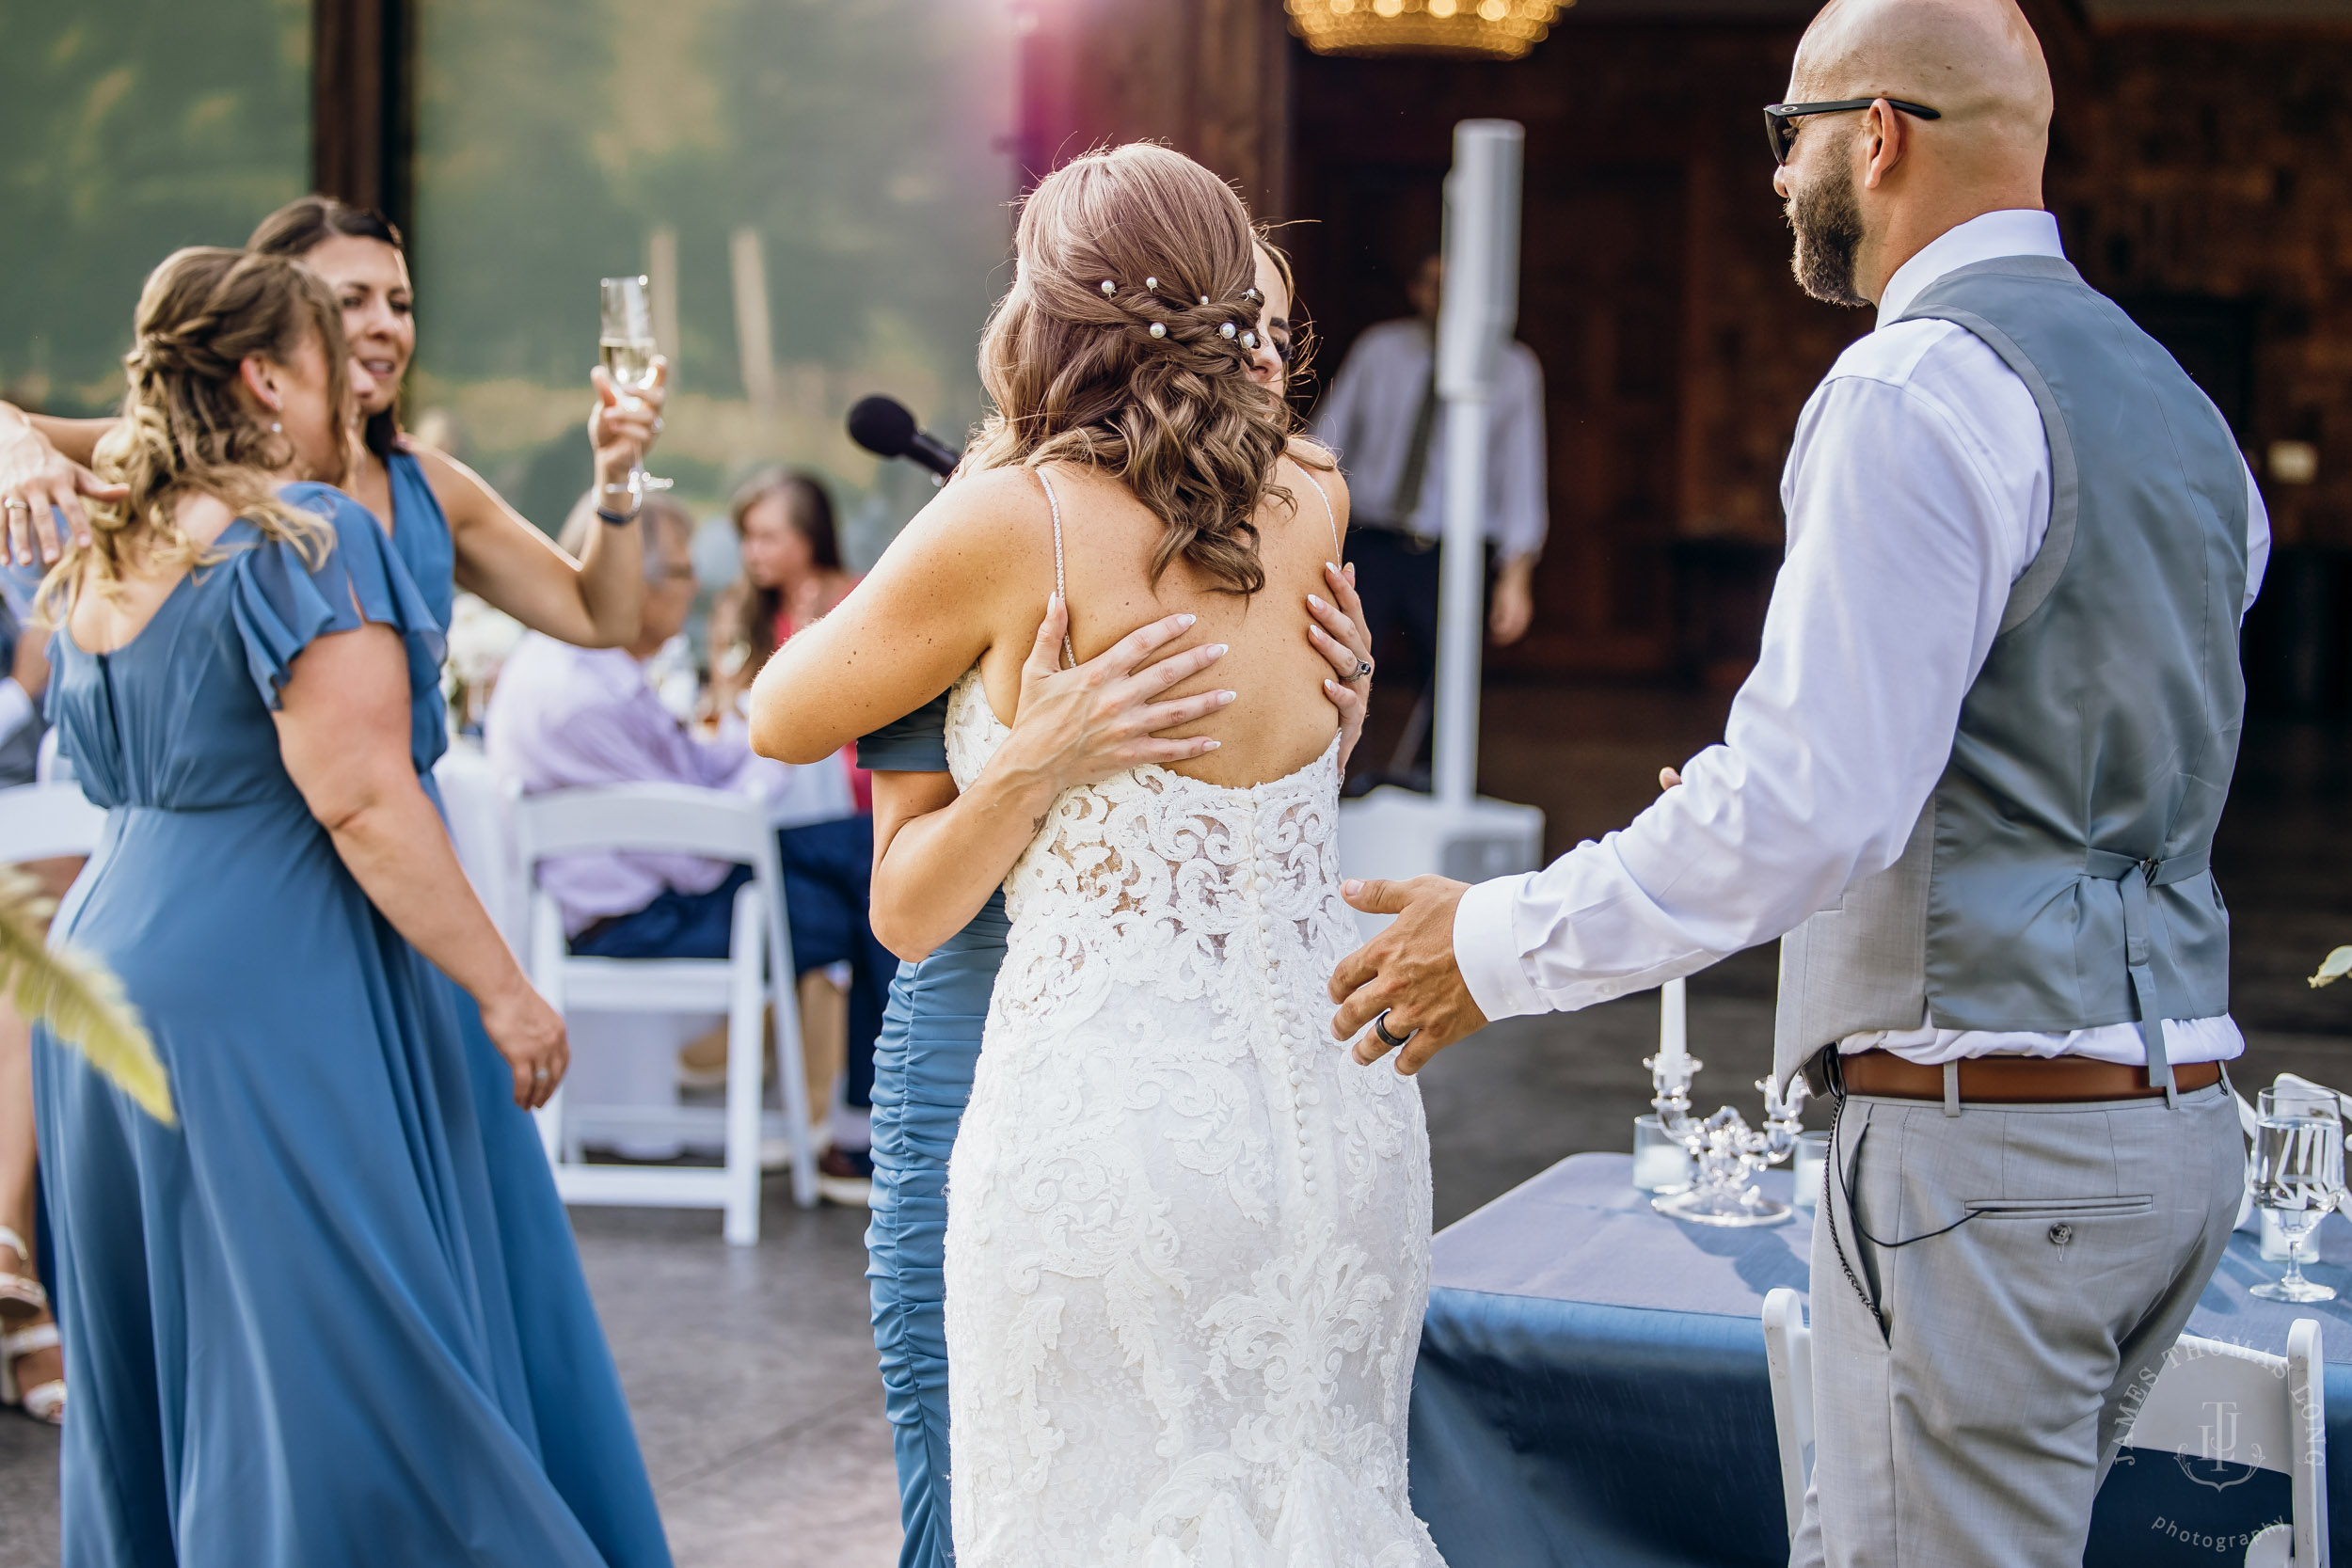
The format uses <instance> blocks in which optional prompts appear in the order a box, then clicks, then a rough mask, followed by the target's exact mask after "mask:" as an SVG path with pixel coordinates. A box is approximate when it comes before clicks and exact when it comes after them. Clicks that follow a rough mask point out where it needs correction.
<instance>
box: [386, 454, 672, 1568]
mask: <svg viewBox="0 0 2352 1568" xmlns="http://www.w3.org/2000/svg"><path fill="white" fill-rule="evenodd" d="M385 467H386V468H387V469H388V470H389V475H390V479H391V491H392V533H391V544H392V550H393V553H394V554H396V555H397V556H399V557H400V561H401V563H402V564H403V565H404V566H405V567H406V568H407V571H408V575H409V577H410V578H411V579H412V580H413V581H414V583H415V585H416V588H417V592H418V594H420V595H421V598H422V599H423V602H424V605H425V607H426V609H427V610H428V611H430V613H431V615H432V618H433V624H434V625H435V626H437V627H438V628H439V629H440V630H441V631H443V632H447V631H448V630H449V624H450V617H451V616H452V615H453V613H454V605H455V602H456V583H455V573H456V566H457V548H456V543H455V541H454V540H453V538H452V537H451V534H450V527H449V517H448V515H447V514H445V513H444V512H443V511H442V510H441V503H440V500H439V499H438V498H437V497H436V496H435V495H434V494H433V487H432V485H431V484H430V483H427V482H426V480H425V477H424V469H423V467H422V466H421V465H420V464H419V463H418V461H417V459H416V458H415V457H414V456H412V455H411V454H410V453H408V452H405V451H397V450H395V451H392V452H390V453H389V454H387V456H386V458H385ZM435 678H436V680H438V678H439V677H438V673H436V676H435ZM446 713H447V709H446V708H445V707H444V705H442V704H441V702H440V701H439V697H438V692H437V691H436V694H435V698H434V700H433V701H432V702H431V703H430V704H421V705H420V706H419V708H418V711H417V739H418V756H419V762H418V770H419V771H420V772H421V774H422V775H423V779H424V786H425V792H426V793H427V794H429V795H431V796H432V797H433V800H434V804H435V805H439V804H440V791H439V790H438V789H437V788H436V787H435V784H434V781H433V775H432V771H431V768H432V766H433V764H434V763H435V762H437V761H438V760H439V759H440V755H441V752H443V751H444V750H446V748H447V741H446V736H445V727H446V719H445V716H446ZM436 973H437V972H436ZM444 984H445V985H446V982H444ZM447 990H448V991H449V993H450V1000H451V1006H453V1009H454V1010H455V1013H456V1016H457V1029H458V1033H459V1034H460V1035H461V1036H463V1037H464V1039H465V1042H466V1052H465V1060H466V1066H467V1069H468V1070H469V1072H470V1073H471V1074H472V1078H473V1094H474V1099H475V1101H477V1102H478V1103H479V1104H481V1105H482V1106H483V1107H484V1108H485V1109H484V1111H483V1115H482V1124H481V1137H482V1159H483V1163H484V1165H485V1169H486V1170H487V1171H488V1174H489V1181H490V1200H491V1204H492V1206H493V1209H494V1211H495V1212H496V1217H497V1234H498V1238H499V1243H500V1246H501V1253H502V1257H501V1268H500V1270H499V1273H500V1275H501V1278H502V1281H503V1286H504V1289H505V1291H506V1293H507V1296H508V1299H509V1301H510V1302H511V1310H512V1312H513V1315H514V1318H515V1321H516V1322H517V1323H528V1324H530V1325H532V1328H531V1333H530V1334H529V1335H528V1336H526V1337H525V1338H524V1339H523V1343H522V1355H523V1371H524V1375H525V1378H526V1381H527V1382H528V1383H529V1385H530V1388H531V1395H532V1404H533V1406H534V1407H535V1408H536V1409H537V1410H538V1411H539V1413H540V1420H541V1426H542V1431H541V1434H540V1440H541V1449H542V1451H543V1453H544V1455H545V1457H546V1460H547V1469H548V1477H549V1479H551V1480H552V1481H554V1482H555V1485H556V1489H557V1491H559V1492H560V1493H562V1494H563V1497H564V1501H566V1502H567V1503H569V1504H570V1505H571V1506H572V1508H573V1510H574V1512H576V1513H579V1514H580V1516H581V1517H582V1518H583V1519H587V1518H596V1519H599V1520H600V1521H601V1523H600V1525H599V1527H598V1531H597V1540H598V1541H599V1543H600V1544H604V1545H605V1547H606V1550H607V1552H608V1554H609V1556H610V1559H611V1561H612V1563H614V1564H615V1565H618V1564H620V1563H624V1562H626V1563H630V1564H636V1563H646V1562H667V1561H668V1560H669V1549H668V1547H667V1546H666V1545H664V1544H662V1543H663V1538H662V1533H661V1520H660V1514H659V1513H657V1512H656V1511H655V1508H654V1505H653V1498H652V1497H651V1495H650V1493H649V1492H648V1490H647V1488H646V1485H645V1481H644V1473H645V1472H644V1459H643V1458H642V1457H641V1455H640V1454H639V1451H638V1448H637V1440H636V1437H635V1435H634V1431H633V1429H632V1427H631V1426H630V1424H629V1415H628V1401H627V1400H625V1399H624V1398H623V1397H622V1394H621V1382H620V1377H619V1375H618V1374H617V1373H616V1372H615V1371H614V1370H612V1351H611V1349H610V1347H609V1346H607V1345H606V1343H605V1338H604V1329H603V1327H602V1325H601V1324H599V1323H597V1321H596V1305H595V1303H594V1302H593V1301H592V1300H591V1299H590V1297H589V1294H588V1280H587V1276H586V1275H583V1274H582V1273H581V1272H580V1249H579V1247H578V1245H577V1244H576V1243H574V1241H573V1239H572V1229H571V1223H570V1221H569V1220H568V1219H567V1218H566V1217H565V1215H564V1205H563V1200H562V1199H561V1198H559V1197H558V1196H556V1192H555V1178H554V1175H553V1174H552V1173H551V1172H550V1171H549V1170H548V1156H547V1150H546V1148H544V1147H543V1146H542V1145H541V1143H540V1142H539V1131H538V1127H537V1125H536V1124H535V1123H533V1122H532V1119H531V1114H530V1113H529V1112H528V1111H525V1110H522V1109H521V1108H519V1107H518V1106H516V1103H515V1075H514V1071H513V1069H510V1068H509V1067H508V1066H507V1065H506V1058H505V1057H503V1056H501V1055H500V1054H499V1052H498V1047H497V1046H495V1045H493V1044H491V1043H490V1037H489V1035H488V1033H487V1032H486V1031H485V1030H484V1028H483V1027H482V1011H481V1009H480V1008H479V1007H477V1006H475V1005H474V1000H473V998H472V997H471V996H469V995H468V994H467V993H466V992H464V991H462V990H458V989H457V988H456V987H455V986H453V985H448V986H447ZM656 1554H658V1555H656Z"/></svg>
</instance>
